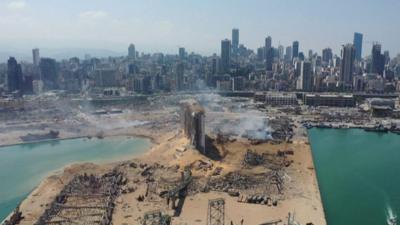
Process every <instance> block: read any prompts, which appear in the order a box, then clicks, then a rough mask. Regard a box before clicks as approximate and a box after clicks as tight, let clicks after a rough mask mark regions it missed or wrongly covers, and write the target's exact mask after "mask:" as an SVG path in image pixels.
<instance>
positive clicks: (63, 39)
mask: <svg viewBox="0 0 400 225" xmlns="http://www.w3.org/2000/svg"><path fill="white" fill-rule="evenodd" d="M399 21H400V1H399V0H0V51H9V50H10V49H11V50H12V49H19V50H21V49H22V50H25V49H26V50H30V49H31V48H33V47H39V48H95V49H108V50H113V51H119V52H124V51H127V50H126V48H127V46H128V44H129V43H134V44H135V45H136V48H137V50H138V51H146V52H155V51H162V52H169V53H176V52H177V48H178V46H184V47H186V49H187V50H188V51H195V52H199V53H203V54H212V53H214V52H215V53H219V52H220V41H221V40H222V39H224V38H230V36H231V29H232V28H233V27H237V28H239V29H240V43H243V44H245V45H246V46H248V47H250V48H252V49H255V48H256V47H259V46H261V45H263V43H264V38H265V37H266V36H268V35H270V36H271V37H272V42H273V45H274V46H277V45H278V44H279V43H281V44H282V45H284V46H287V45H289V44H291V43H292V41H293V40H299V41H300V49H301V50H302V51H304V52H305V53H307V52H308V49H313V50H314V51H315V50H316V51H318V52H320V50H321V49H322V48H325V47H331V48H333V50H334V52H335V53H339V50H340V46H341V45H342V44H345V43H347V42H352V40H353V33H354V32H355V31H358V32H361V33H363V34H364V52H363V54H364V55H365V54H369V52H370V50H371V42H372V41H379V42H381V43H382V46H383V49H388V50H390V52H391V55H392V56H393V55H395V54H397V53H400V44H399V42H400V23H399Z"/></svg>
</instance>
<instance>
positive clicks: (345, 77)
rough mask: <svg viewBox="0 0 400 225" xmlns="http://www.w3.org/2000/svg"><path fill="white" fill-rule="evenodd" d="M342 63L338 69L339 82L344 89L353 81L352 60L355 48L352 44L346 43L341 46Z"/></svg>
mask: <svg viewBox="0 0 400 225" xmlns="http://www.w3.org/2000/svg"><path fill="white" fill-rule="evenodd" d="M341 56H342V63H341V69H340V84H341V85H342V87H343V88H344V89H348V88H351V86H352V83H353V69H354V60H355V56H356V48H355V47H354V46H353V45H352V44H346V45H343V47H342V52H341Z"/></svg>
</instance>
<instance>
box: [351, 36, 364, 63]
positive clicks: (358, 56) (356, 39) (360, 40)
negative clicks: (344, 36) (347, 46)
mask: <svg viewBox="0 0 400 225" xmlns="http://www.w3.org/2000/svg"><path fill="white" fill-rule="evenodd" d="M362 43H363V35H362V34H361V33H357V32H356V33H354V40H353V45H354V47H355V48H356V59H357V60H361V57H362Z"/></svg>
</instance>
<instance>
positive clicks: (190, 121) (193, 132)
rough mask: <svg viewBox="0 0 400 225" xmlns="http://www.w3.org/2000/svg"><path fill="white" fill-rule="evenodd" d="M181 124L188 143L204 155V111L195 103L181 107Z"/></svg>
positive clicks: (188, 103)
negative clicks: (188, 140)
mask: <svg viewBox="0 0 400 225" xmlns="http://www.w3.org/2000/svg"><path fill="white" fill-rule="evenodd" d="M181 123H182V128H183V132H184V134H185V135H186V137H187V138H189V139H190V143H191V144H192V145H193V146H194V147H195V148H196V149H197V150H199V151H200V152H201V153H203V154H206V140H205V139H206V138H205V111H204V108H203V107H202V106H201V105H200V104H199V103H197V102H186V103H183V105H182V112H181Z"/></svg>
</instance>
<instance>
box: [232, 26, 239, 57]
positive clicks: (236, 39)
mask: <svg viewBox="0 0 400 225" xmlns="http://www.w3.org/2000/svg"><path fill="white" fill-rule="evenodd" d="M238 48H239V29H236V28H234V29H232V50H233V54H237V53H238Z"/></svg>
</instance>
